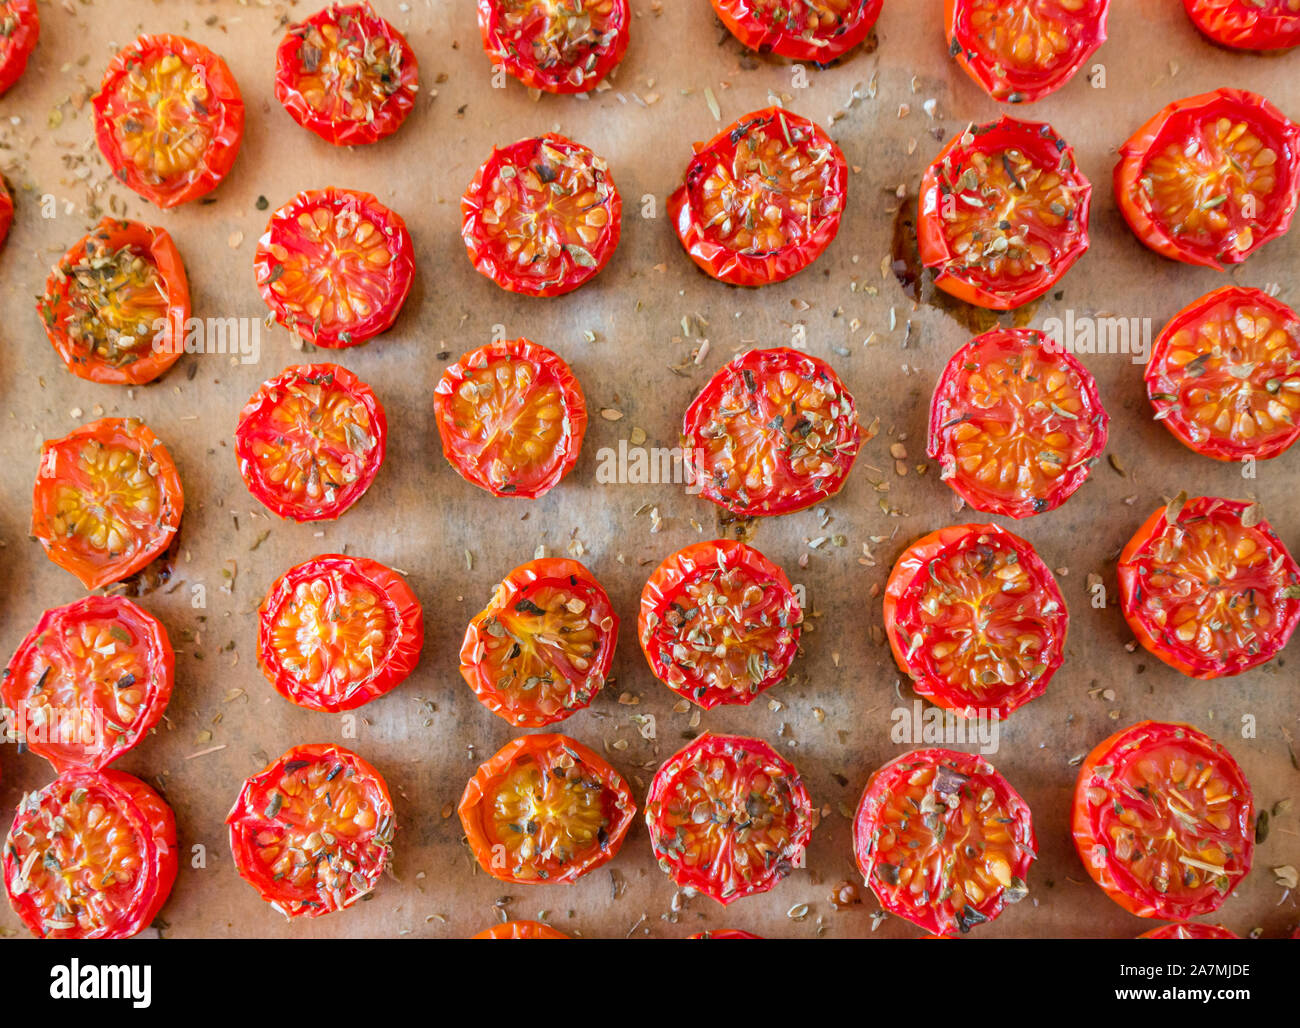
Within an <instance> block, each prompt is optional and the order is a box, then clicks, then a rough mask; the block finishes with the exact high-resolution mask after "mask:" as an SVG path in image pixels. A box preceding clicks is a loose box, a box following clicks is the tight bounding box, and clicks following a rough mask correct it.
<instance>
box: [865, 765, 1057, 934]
mask: <svg viewBox="0 0 1300 1028" xmlns="http://www.w3.org/2000/svg"><path fill="white" fill-rule="evenodd" d="M1037 851H1038V841H1037V839H1036V838H1035V836H1034V823H1033V818H1032V817H1031V816H1030V813H1029V805H1028V804H1027V803H1026V802H1025V801H1024V800H1023V799H1021V797H1020V794H1019V793H1018V792H1016V790H1015V789H1013V788H1012V787H1011V786H1010V784H1009V783H1008V782H1007V780H1006V779H1005V778H1003V777H1002V776H1001V775H1000V774H998V772H997V771H996V770H995V769H994V768H993V766H992V765H991V764H990V763H989V762H988V761H986V760H985V759H984V758H983V757H981V756H979V755H978V754H974V753H957V752H955V751H953V750H942V749H931V750H914V751H913V752H911V753H904V754H903V755H902V756H900V757H895V758H894V759H893V760H891V761H890V762H889V763H888V764H886V765H885V766H884V767H882V768H881V769H880V770H879V771H877V772H876V773H875V774H874V775H872V776H871V780H870V781H869V782H868V783H867V787H866V789H865V790H864V792H863V793H862V802H861V803H859V804H858V813H857V817H856V819H855V821H854V823H853V852H854V855H855V856H856V857H857V862H858V870H859V871H861V872H862V876H863V877H864V878H865V879H866V880H867V883H868V884H869V885H870V886H871V891H872V892H874V893H875V894H876V898H877V899H879V900H880V905H881V906H882V907H884V908H885V910H887V911H888V912H889V913H891V914H896V915H897V916H899V917H904V918H906V919H907V920H909V921H911V922H912V923H913V924H915V925H918V926H919V927H921V928H924V929H925V930H926V931H928V932H932V933H934V934H935V935H941V936H949V935H955V934H957V932H958V931H961V932H968V931H970V930H971V929H972V928H973V927H975V926H976V925H979V924H984V923H986V922H988V921H992V920H993V919H994V918H996V917H997V916H998V915H999V914H1001V913H1002V911H1003V908H1004V907H1005V905H1006V904H1008V903H1018V902H1019V901H1020V900H1022V899H1024V898H1025V896H1026V895H1028V893H1029V886H1028V885H1026V884H1025V882H1026V879H1027V878H1028V877H1029V867H1030V865H1031V864H1033V862H1034V861H1035V860H1036V859H1037V858H1038V852H1037Z"/></svg>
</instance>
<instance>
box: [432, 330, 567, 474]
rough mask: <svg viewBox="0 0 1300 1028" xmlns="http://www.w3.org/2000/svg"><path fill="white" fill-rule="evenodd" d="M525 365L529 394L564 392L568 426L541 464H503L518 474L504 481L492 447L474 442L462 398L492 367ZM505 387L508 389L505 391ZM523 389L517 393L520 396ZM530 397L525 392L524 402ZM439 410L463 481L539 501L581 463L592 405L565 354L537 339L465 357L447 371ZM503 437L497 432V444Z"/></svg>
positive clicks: (447, 447)
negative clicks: (459, 403) (461, 410)
mask: <svg viewBox="0 0 1300 1028" xmlns="http://www.w3.org/2000/svg"><path fill="white" fill-rule="evenodd" d="M494 364H495V365H514V366H515V367H516V368H519V367H525V368H527V369H528V371H529V373H530V376H531V378H530V385H531V386H533V388H532V389H531V390H530V391H529V392H535V391H536V389H539V388H548V387H554V388H555V389H557V390H558V392H559V400H560V408H561V411H562V427H561V432H560V436H559V438H558V439H557V440H556V443H555V445H554V447H553V448H552V449H551V450H550V452H548V453H547V454H545V455H544V456H543V458H542V459H541V460H540V462H539V461H531V462H529V463H527V464H524V465H522V466H520V465H518V464H516V463H514V462H510V461H503V463H505V464H506V465H507V468H508V470H510V471H512V472H514V473H513V474H512V475H511V476H510V480H509V481H506V482H502V481H498V480H497V479H496V478H495V477H494V475H493V474H492V472H493V465H492V462H491V460H490V459H489V451H488V448H487V447H486V446H484V445H481V444H480V442H479V440H478V439H476V438H470V437H469V435H468V432H467V431H466V426H464V425H462V424H460V422H459V420H458V415H457V410H456V399H457V397H458V395H459V391H460V390H461V389H462V388H463V387H464V386H465V383H466V382H467V381H469V380H471V379H472V378H473V377H474V375H475V373H476V372H478V371H481V370H483V369H485V368H489V367H491V366H492V365H494ZM502 388H504V387H502ZM518 391H519V390H518V389H516V392H518ZM527 397H528V392H525V395H524V399H526V398H527ZM433 411H434V415H435V417H436V419H437V422H438V435H439V437H440V438H441V439H442V453H443V456H444V457H446V458H447V462H448V463H449V464H450V465H451V466H452V467H453V468H455V469H456V471H457V473H458V474H459V475H460V476H461V478H463V479H465V481H467V482H471V483H473V484H474V485H476V486H478V487H479V488H481V489H486V490H487V491H488V492H490V493H491V494H492V495H493V496H498V497H501V496H513V497H520V498H522V499H528V500H534V499H536V498H537V497H539V496H544V495H545V494H546V493H548V492H550V491H551V490H552V489H554V488H555V486H557V485H558V484H559V482H560V480H561V479H562V478H564V476H565V475H567V474H568V473H569V472H570V471H572V470H573V468H574V465H576V464H577V463H578V455H579V454H580V453H581V452H582V441H583V439H584V438H585V437H586V434H587V401H586V398H585V397H584V396H583V393H582V386H581V384H579V382H578V378H577V376H576V375H574V373H573V371H572V369H571V368H570V367H569V365H568V364H566V363H565V361H564V359H563V358H561V357H560V355H559V354H557V353H555V352H554V351H552V350H549V349H547V348H546V347H545V346H541V345H539V344H537V343H534V342H533V341H532V340H531V339H523V338H520V339H512V340H508V341H505V340H503V341H501V342H495V343H489V344H488V345H486V346H480V347H479V348H478V349H477V350H472V351H470V352H469V353H467V354H465V356H463V357H462V358H461V359H460V360H458V361H457V362H456V363H455V364H453V365H452V366H451V367H449V368H448V369H447V370H446V371H444V372H443V374H442V378H441V379H439V380H438V385H437V387H436V388H435V389H434V391H433ZM496 438H498V435H497V433H494V434H493V440H495V439H496Z"/></svg>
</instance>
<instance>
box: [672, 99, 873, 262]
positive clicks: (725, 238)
mask: <svg viewBox="0 0 1300 1028" xmlns="http://www.w3.org/2000/svg"><path fill="white" fill-rule="evenodd" d="M848 181H849V166H848V164H847V162H846V161H845V160H844V154H843V153H841V152H840V148H839V147H838V146H836V145H835V141H834V140H833V139H831V137H830V136H828V135H827V134H826V131H825V129H823V128H822V127H821V126H820V125H816V124H814V123H813V122H811V121H809V120H808V119H807V118H801V117H800V116H799V115H797V114H793V113H791V112H790V111H787V110H784V109H783V108H780V107H768V108H766V109H764V110H761V111H755V112H754V113H753V114H747V115H745V117H743V118H741V119H740V120H739V121H738V122H736V123H735V124H734V125H730V126H728V127H727V128H725V129H723V130H722V131H721V132H719V133H718V134H717V135H716V136H714V137H713V139H711V140H710V141H709V142H707V143H696V144H695V156H694V157H692V158H691V163H690V164H688V165H687V166H686V174H685V176H684V178H683V182H682V184H681V185H680V186H679V187H678V188H677V190H676V191H675V192H674V193H673V194H672V196H670V197H669V198H668V214H669V216H670V217H671V218H672V221H673V227H674V228H676V229H677V238H678V239H680V240H681V243H682V246H683V247H685V248H686V252H687V253H688V254H690V257H691V260H693V261H694V262H695V263H696V264H698V265H699V266H700V268H701V269H703V270H704V272H705V273H706V274H708V275H709V276H710V277H712V278H716V279H717V280H718V281H719V282H726V283H728V284H729V285H734V286H765V285H770V284H771V283H773V282H783V281H785V280H786V279H787V278H789V277H790V276H791V275H796V274H798V273H799V272H801V271H803V269H804V268H806V267H807V266H808V265H809V264H811V263H812V262H813V261H815V260H816V259H817V258H818V257H820V256H821V255H822V253H823V251H825V249H826V247H828V246H829V245H830V244H831V240H833V239H834V238H835V236H836V233H838V232H839V230H840V216H841V215H842V214H843V212H844V203H845V198H846V196H847V193H848Z"/></svg>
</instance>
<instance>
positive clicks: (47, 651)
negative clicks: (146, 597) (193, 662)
mask: <svg viewBox="0 0 1300 1028" xmlns="http://www.w3.org/2000/svg"><path fill="white" fill-rule="evenodd" d="M174 668H175V657H174V656H173V654H172V647H171V642H170V641H169V640H168V638H167V630H166V629H165V628H163V626H162V624H161V623H160V622H159V621H158V619H157V618H155V617H153V615H151V614H149V613H148V612H146V611H144V610H141V609H140V608H139V607H137V606H136V605H135V604H134V603H132V602H131V601H130V600H128V599H125V598H123V597H121V596H87V597H86V598H85V599H84V600H78V601H76V602H75V603H69V604H66V605H64V606H62V607H55V608H53V609H51V610H47V611H46V612H45V613H44V614H42V615H41V619H40V621H38V622H37V623H36V627H35V628H33V629H32V630H31V632H29V633H28V635H27V638H25V639H24V640H23V641H22V643H21V644H20V645H19V646H18V652H17V653H15V654H14V656H13V659H12V660H11V661H10V662H9V666H8V667H7V668H5V672H4V681H3V685H0V694H3V697H4V705H5V706H6V707H7V708H8V709H9V710H10V711H11V712H12V713H11V715H10V716H11V718H12V720H13V721H14V722H15V723H16V724H18V725H20V726H21V737H22V740H23V742H25V743H26V744H27V748H28V749H29V750H31V751H32V752H33V753H37V754H40V755H41V756H42V757H44V758H45V759H46V760H48V761H49V762H50V763H51V764H52V765H54V770H55V772H57V773H62V772H64V771H73V770H76V771H99V770H101V769H103V768H105V767H107V766H108V765H109V764H111V763H112V762H113V761H114V760H116V759H117V758H118V757H120V756H121V755H122V754H123V753H125V752H127V750H130V749H132V748H133V747H134V746H135V745H136V744H137V743H138V742H139V741H140V740H141V739H143V738H144V737H145V735H147V734H148V732H149V730H150V729H152V728H153V726H154V725H156V724H157V723H158V720H159V718H161V717H162V714H163V711H164V710H165V709H166V708H167V701H168V700H169V699H171V694H172V677H173V671H174Z"/></svg>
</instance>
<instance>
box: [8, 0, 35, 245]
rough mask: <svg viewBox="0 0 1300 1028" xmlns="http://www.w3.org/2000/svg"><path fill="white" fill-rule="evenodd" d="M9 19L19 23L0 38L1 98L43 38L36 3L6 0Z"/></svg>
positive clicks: (32, 0) (27, 0)
mask: <svg viewBox="0 0 1300 1028" xmlns="http://www.w3.org/2000/svg"><path fill="white" fill-rule="evenodd" d="M5 17H12V18H15V19H16V24H15V25H14V28H13V30H12V31H10V32H6V33H4V35H3V36H0V96H3V95H4V94H5V93H7V92H8V91H9V90H10V89H11V88H13V85H14V83H15V82H17V81H18V80H19V79H20V78H22V75H23V72H24V71H26V70H27V59H28V58H29V57H31V55H32V51H33V50H35V49H36V43H37V40H39V39H40V35H41V16H40V10H39V9H38V8H37V6H36V0H5V2H4V3H0V20H3V19H4V18H5ZM0 238H3V237H2V236H0Z"/></svg>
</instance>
